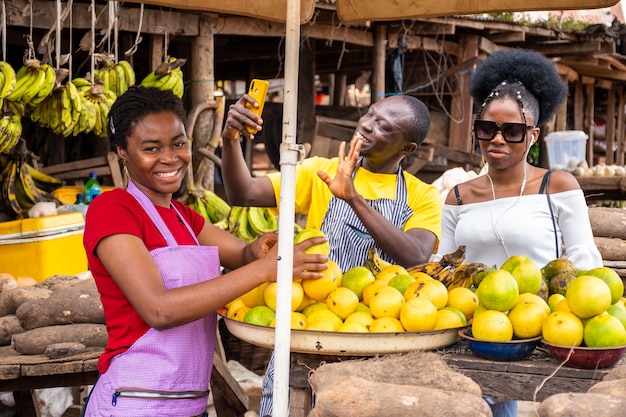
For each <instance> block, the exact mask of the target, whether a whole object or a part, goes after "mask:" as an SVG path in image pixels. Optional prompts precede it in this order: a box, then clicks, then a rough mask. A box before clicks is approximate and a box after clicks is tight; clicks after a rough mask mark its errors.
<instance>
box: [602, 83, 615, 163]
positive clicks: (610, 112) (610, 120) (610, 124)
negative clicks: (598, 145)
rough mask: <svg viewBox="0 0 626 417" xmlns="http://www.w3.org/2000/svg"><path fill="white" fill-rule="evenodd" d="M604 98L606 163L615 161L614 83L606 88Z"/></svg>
mask: <svg viewBox="0 0 626 417" xmlns="http://www.w3.org/2000/svg"><path fill="white" fill-rule="evenodd" d="M607 95H608V96H607V100H606V152H605V154H606V164H607V165H610V164H613V163H614V162H615V151H614V149H615V96H616V93H615V83H613V82H611V86H610V87H609V89H608V90H607Z"/></svg>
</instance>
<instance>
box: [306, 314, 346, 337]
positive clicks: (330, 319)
mask: <svg viewBox="0 0 626 417" xmlns="http://www.w3.org/2000/svg"><path fill="white" fill-rule="evenodd" d="M316 322H324V323H325V325H324V326H321V325H318V324H315V323H316ZM342 323H343V320H341V317H339V316H338V315H337V314H335V313H333V312H332V311H330V310H329V309H321V310H315V311H314V312H312V313H311V314H310V315H309V316H308V317H307V318H306V330H310V329H311V327H315V328H316V329H317V330H320V329H321V328H322V327H324V328H331V329H332V330H329V331H333V332H336V331H337V329H338V328H339V326H341V324H342Z"/></svg>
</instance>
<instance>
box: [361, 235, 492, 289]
mask: <svg viewBox="0 0 626 417" xmlns="http://www.w3.org/2000/svg"><path fill="white" fill-rule="evenodd" d="M464 260H465V246H459V247H458V249H457V250H456V251H454V252H453V253H449V254H446V255H444V256H443V257H442V258H441V259H440V260H439V261H437V262H425V263H422V264H419V265H415V266H412V267H410V268H407V272H408V273H409V275H411V276H412V277H414V278H415V277H416V275H418V273H425V274H427V275H429V276H431V277H432V278H435V279H436V280H438V281H441V282H442V283H443V284H444V285H445V286H446V287H447V288H448V290H451V289H453V288H456V287H461V286H462V287H469V286H471V285H472V282H473V277H474V275H476V274H478V273H480V272H483V271H485V269H486V268H487V266H486V265H484V264H482V263H463V261H464ZM391 265H393V264H392V263H390V262H387V261H385V260H384V259H382V258H381V257H380V255H379V254H378V251H377V250H376V249H375V248H372V249H370V250H369V251H368V259H367V260H366V261H365V264H364V266H365V267H366V268H368V269H369V270H370V271H372V273H373V274H374V275H378V273H379V272H380V271H382V270H383V269H385V268H386V267H388V266H391Z"/></svg>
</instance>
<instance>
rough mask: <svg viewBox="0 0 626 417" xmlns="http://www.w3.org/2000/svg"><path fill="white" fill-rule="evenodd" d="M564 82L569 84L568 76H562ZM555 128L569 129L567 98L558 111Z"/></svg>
mask: <svg viewBox="0 0 626 417" xmlns="http://www.w3.org/2000/svg"><path fill="white" fill-rule="evenodd" d="M561 79H562V80H563V83H564V84H565V85H567V76H561ZM554 130H555V131H557V132H560V131H563V130H567V100H565V101H564V102H563V104H562V105H561V107H559V109H558V110H557V112H556V118H555V120H554Z"/></svg>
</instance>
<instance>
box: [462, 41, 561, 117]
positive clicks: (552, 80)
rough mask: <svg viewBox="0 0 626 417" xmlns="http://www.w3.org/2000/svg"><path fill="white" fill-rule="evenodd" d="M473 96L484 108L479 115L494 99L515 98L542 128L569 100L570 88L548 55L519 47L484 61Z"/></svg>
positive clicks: (472, 83) (477, 72)
mask: <svg viewBox="0 0 626 417" xmlns="http://www.w3.org/2000/svg"><path fill="white" fill-rule="evenodd" d="M470 94H471V96H472V98H473V99H474V100H475V102H476V104H477V105H479V106H482V107H480V109H479V110H478V115H479V116H480V114H481V113H482V111H483V109H484V108H485V106H486V105H487V104H489V102H491V100H493V99H495V98H502V97H511V98H513V99H514V100H518V101H520V106H522V110H524V109H525V110H528V111H530V112H531V113H532V114H533V116H534V120H535V125H536V126H540V125H542V124H544V123H545V122H547V121H549V120H550V119H552V117H553V116H554V115H555V114H556V112H557V110H558V108H559V106H560V105H561V103H563V101H564V100H565V98H566V97H567V86H566V85H565V83H564V82H563V80H562V79H561V77H560V76H559V74H558V72H557V71H556V67H555V66H554V63H552V61H550V60H549V59H548V58H546V57H545V56H544V55H542V54H540V53H538V52H535V51H531V50H527V49H517V48H516V49H507V50H502V51H498V52H495V53H494V54H492V55H491V56H489V57H488V58H486V59H485V60H484V61H482V62H480V63H479V64H478V65H477V67H476V70H475V71H474V73H473V74H472V77H471V79H470Z"/></svg>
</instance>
